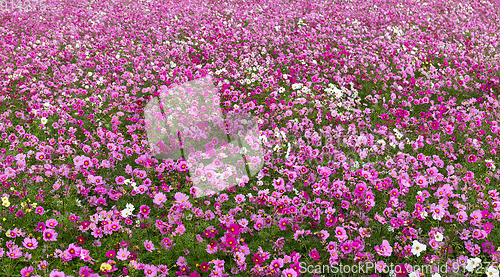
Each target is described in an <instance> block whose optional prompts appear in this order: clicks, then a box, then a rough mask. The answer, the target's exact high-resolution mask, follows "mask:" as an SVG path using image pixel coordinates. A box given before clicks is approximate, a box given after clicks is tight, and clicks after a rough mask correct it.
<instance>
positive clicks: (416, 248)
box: [411, 240, 427, 257]
mask: <svg viewBox="0 0 500 277" xmlns="http://www.w3.org/2000/svg"><path fill="white" fill-rule="evenodd" d="M426 249H427V246H426V245H424V244H421V243H420V242H419V241H417V240H414V241H413V245H412V247H411V253H413V255H416V256H417V257H420V253H422V252H423V251H425V250H426Z"/></svg>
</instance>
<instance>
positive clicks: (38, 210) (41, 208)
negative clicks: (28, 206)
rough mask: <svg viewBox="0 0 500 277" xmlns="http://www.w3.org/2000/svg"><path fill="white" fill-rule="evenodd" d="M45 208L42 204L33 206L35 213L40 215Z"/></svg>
mask: <svg viewBox="0 0 500 277" xmlns="http://www.w3.org/2000/svg"><path fill="white" fill-rule="evenodd" d="M44 211H45V210H44V209H43V207H42V206H38V207H36V208H35V213H37V214H39V215H42V214H43V212H44Z"/></svg>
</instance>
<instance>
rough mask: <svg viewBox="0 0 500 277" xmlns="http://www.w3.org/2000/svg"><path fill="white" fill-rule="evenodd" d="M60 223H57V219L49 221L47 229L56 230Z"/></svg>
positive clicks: (46, 223) (46, 222)
mask: <svg viewBox="0 0 500 277" xmlns="http://www.w3.org/2000/svg"><path fill="white" fill-rule="evenodd" d="M58 224H59V223H58V222H57V220H55V219H49V220H47V221H45V225H46V226H47V228H54V227H56V226H57V225H58Z"/></svg>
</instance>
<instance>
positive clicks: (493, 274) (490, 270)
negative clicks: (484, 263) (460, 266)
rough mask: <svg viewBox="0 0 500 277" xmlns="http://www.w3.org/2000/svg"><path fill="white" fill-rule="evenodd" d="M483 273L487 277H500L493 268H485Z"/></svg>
mask: <svg viewBox="0 0 500 277" xmlns="http://www.w3.org/2000/svg"><path fill="white" fill-rule="evenodd" d="M484 273H485V274H486V276H488V277H499V275H500V273H499V272H498V269H496V268H494V267H493V266H489V267H488V268H486V271H485V272H484Z"/></svg>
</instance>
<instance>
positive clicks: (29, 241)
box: [23, 238, 38, 250]
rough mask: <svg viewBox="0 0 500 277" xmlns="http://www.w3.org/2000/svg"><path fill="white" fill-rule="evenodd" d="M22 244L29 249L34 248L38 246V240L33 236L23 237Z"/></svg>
mask: <svg viewBox="0 0 500 277" xmlns="http://www.w3.org/2000/svg"><path fill="white" fill-rule="evenodd" d="M23 246H24V247H26V248H28V249H30V250H33V249H36V248H37V247H38V241H37V240H36V239H35V238H25V239H24V241H23Z"/></svg>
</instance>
